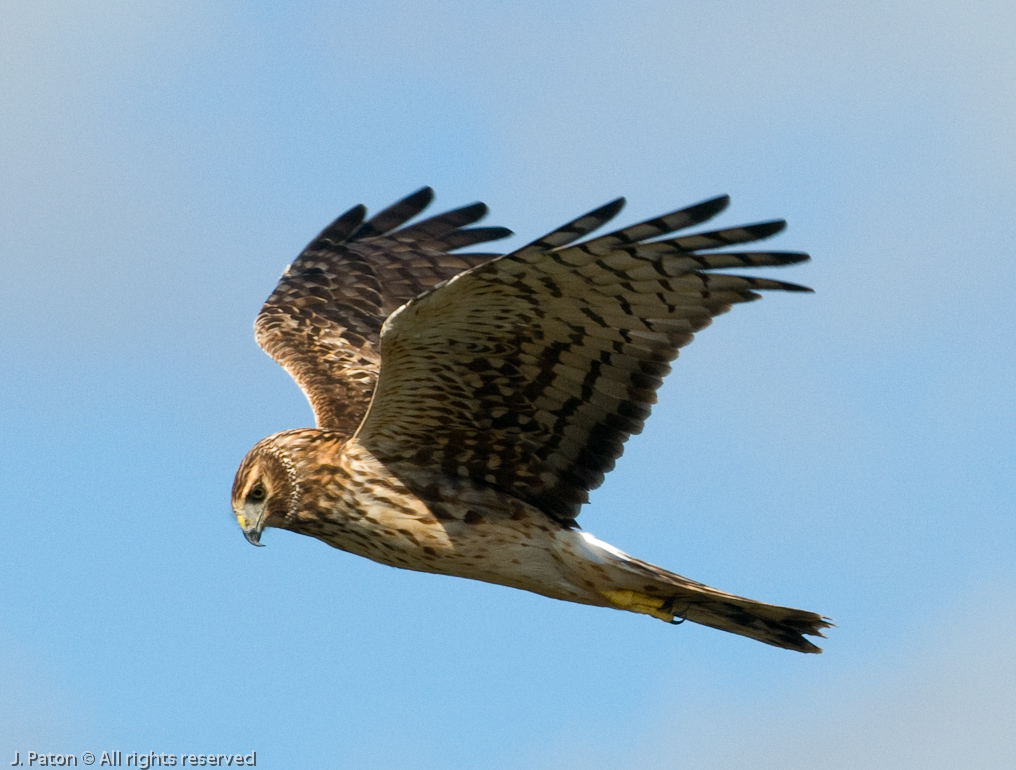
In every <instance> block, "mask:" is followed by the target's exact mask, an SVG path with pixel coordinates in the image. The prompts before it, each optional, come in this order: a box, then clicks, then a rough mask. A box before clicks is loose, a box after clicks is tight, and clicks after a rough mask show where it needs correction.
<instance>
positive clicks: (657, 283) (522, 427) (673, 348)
mask: <svg viewBox="0 0 1016 770" xmlns="http://www.w3.org/2000/svg"><path fill="white" fill-rule="evenodd" d="M728 201H729V199H728V198H727V197H726V196H724V197H720V198H715V199H713V200H709V201H705V202H704V203H700V204H698V205H696V206H691V207H689V208H686V209H682V210H680V211H675V212H673V213H671V214H667V215H665V216H662V217H659V218H657V219H652V220H648V221H646V222H641V223H639V224H636V225H632V226H631V227H627V228H624V229H622V230H618V231H616V232H613V233H610V234H608V235H603V236H600V237H597V238H593V239H590V240H587V241H585V242H582V243H578V244H575V245H569V244H573V243H574V242H575V241H577V240H578V239H580V238H582V237H583V236H585V235H586V234H588V233H590V232H592V231H593V230H595V229H596V228H598V227H599V226H600V225H602V224H603V223H604V222H606V221H607V220H609V219H610V218H612V217H613V216H614V215H615V214H617V212H618V211H619V210H620V209H621V206H622V205H623V203H624V201H623V199H619V200H617V201H614V202H613V203H610V204H608V205H606V206H604V207H602V208H600V209H597V210H596V211H593V212H590V213H589V214H587V215H585V216H583V217H580V218H579V219H577V220H575V221H574V222H571V223H569V224H567V225H565V226H564V227H562V228H560V229H558V230H555V231H554V232H552V233H550V234H549V235H547V236H545V237H544V238H541V239H540V240H538V241H536V242H534V243H532V244H530V245H529V246H526V247H524V248H522V249H519V250H518V251H515V252H513V253H511V254H508V255H505V256H503V257H500V258H498V259H495V260H492V261H490V262H487V263H485V264H483V265H480V266H477V267H474V268H472V269H470V270H468V271H466V272H464V273H462V274H460V275H458V276H456V277H455V278H453V279H451V280H450V281H449V282H448V283H446V284H443V285H441V286H438V287H437V288H435V289H434V290H432V291H430V292H428V293H426V294H424V295H423V296H421V297H418V298H417V299H415V300H414V301H413V302H411V303H409V304H408V305H406V306H405V307H403V308H402V309H401V310H399V312H397V313H395V314H394V315H393V316H392V317H391V318H390V319H388V322H387V323H386V324H385V327H384V329H383V330H382V333H381V359H382V367H381V377H380V379H379V381H378V386H377V392H376V393H375V395H374V400H373V402H372V404H371V407H370V411H369V412H368V414H367V416H366V418H365V419H364V422H363V425H362V426H361V427H360V430H359V431H358V433H357V439H358V440H359V441H360V443H361V444H363V446H365V447H366V448H367V449H369V450H370V451H371V452H373V453H374V454H375V455H376V456H378V457H379V458H380V459H382V460H383V461H385V462H386V464H388V465H389V467H392V468H393V469H395V470H396V472H399V471H398V469H399V468H400V467H401V468H402V469H403V470H404V471H405V472H406V473H407V474H412V472H413V468H419V467H423V468H427V469H435V468H440V469H441V470H442V471H443V472H444V473H446V474H450V475H453V476H459V477H467V478H471V479H474V480H476V481H478V482H480V483H485V484H489V485H492V486H494V487H496V488H498V489H500V490H502V491H504V492H506V493H508V494H511V495H514V496H516V497H518V498H520V499H522V500H525V501H527V502H529V503H531V504H533V505H535V506H537V507H539V508H540V509H542V510H543V511H544V512H546V513H547V514H548V515H550V516H553V517H554V518H556V519H558V520H560V521H563V522H566V523H567V522H570V521H571V520H572V519H573V518H574V517H575V516H576V515H577V514H578V511H579V507H580V506H581V505H582V504H583V503H585V502H586V501H587V500H588V492H589V490H591V489H595V488H596V487H597V486H599V485H600V483H601V482H602V481H603V475H604V473H606V472H607V471H609V470H610V469H611V468H612V467H613V466H614V461H615V460H616V459H617V458H618V457H619V456H620V455H621V452H622V444H623V443H624V442H625V441H626V440H627V439H628V437H629V436H630V435H631V434H633V433H638V432H640V431H641V430H642V427H643V424H644V421H645V419H646V417H648V415H649V410H650V405H651V404H653V403H654V402H655V400H656V389H657V388H658V387H659V386H660V384H661V383H662V380H663V377H664V376H665V375H666V374H667V373H668V372H669V371H670V366H669V362H670V361H671V360H673V359H674V358H675V357H676V356H677V352H678V349H679V348H680V347H682V346H683V345H687V344H688V343H689V342H691V339H692V335H693V333H694V332H696V331H698V330H699V329H701V328H703V327H704V326H706V325H708V324H709V323H710V321H711V319H712V317H713V316H715V315H717V314H719V313H723V312H725V311H727V310H729V309H730V307H731V306H732V305H734V304H735V303H738V302H746V301H750V300H754V299H758V297H759V295H758V294H756V293H755V290H757V289H784V290H789V291H810V289H806V288H804V287H802V286H797V285H794V284H789V283H783V282H781V281H773V280H768V279H764V278H749V277H741V276H735V275H729V274H723V273H714V272H712V271H713V270H714V269H717V268H727V267H759V266H770V265H787V264H791V263H795V262H802V261H804V260H806V259H808V255H807V254H801V253H793V252H776V251H765V252H760V251H738V252H722V253H711V252H710V253H702V250H703V249H714V248H717V247H723V246H729V245H735V244H741V243H749V242H752V241H757V240H759V239H761V238H766V237H768V236H770V235H772V234H774V233H776V232H779V231H780V230H782V229H783V227H784V226H785V223H784V222H783V221H775V222H765V223H761V224H756V225H745V226H743V227H734V228H729V229H725V230H717V231H713V232H707V233H699V234H695V235H688V236H684V237H672V238H667V239H661V240H654V241H647V239H650V238H658V237H659V236H663V235H667V234H669V233H671V232H673V231H675V230H679V229H681V228H685V227H689V226H691V225H694V224H697V223H699V222H703V221H705V220H706V219H709V218H710V217H712V216H714V215H715V214H717V213H718V212H720V211H721V210H722V209H723V208H725V207H726V205H727V203H728Z"/></svg>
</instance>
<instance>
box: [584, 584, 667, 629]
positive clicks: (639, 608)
mask: <svg viewBox="0 0 1016 770" xmlns="http://www.w3.org/2000/svg"><path fill="white" fill-rule="evenodd" d="M600 594H601V595H602V596H603V597H604V598H605V599H606V600H607V601H608V602H610V603H611V604H613V605H614V606H615V607H617V608H618V609H619V610H628V611H629V612H641V613H642V614H643V615H652V616H653V617H654V618H659V619H660V620H665V621H667V622H668V623H672V622H673V621H674V615H673V613H670V612H665V611H663V610H661V609H660V608H661V607H662V606H663V605H664V603H665V602H666V599H657V598H656V597H655V596H648V595H646V594H640V593H638V592H637V591H600Z"/></svg>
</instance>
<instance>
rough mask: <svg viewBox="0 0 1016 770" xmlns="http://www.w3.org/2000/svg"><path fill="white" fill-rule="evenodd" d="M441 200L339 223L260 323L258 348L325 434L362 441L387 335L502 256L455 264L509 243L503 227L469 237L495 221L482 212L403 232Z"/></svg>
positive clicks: (414, 201) (306, 255)
mask: <svg viewBox="0 0 1016 770" xmlns="http://www.w3.org/2000/svg"><path fill="white" fill-rule="evenodd" d="M433 197H434V191H433V190H431V189H430V188H429V187H424V188H423V189H422V190H419V191H418V192H416V193H414V194H413V195H410V196H409V197H408V198H405V199H404V200H401V201H399V202H398V203H396V204H394V205H392V206H390V207H389V208H387V209H385V210H384V211H382V212H380V213H379V214H377V215H375V216H374V217H372V218H371V219H369V220H367V221H366V222H365V221H364V216H365V215H366V209H365V208H364V207H363V206H357V207H355V208H353V209H350V210H349V211H347V212H346V213H345V214H343V215H342V216H341V217H339V218H338V219H336V220H335V221H334V222H333V223H332V224H330V225H329V226H328V227H327V228H325V229H324V231H323V232H322V233H321V234H320V235H319V236H318V237H317V238H315V239H314V240H313V241H311V243H310V245H308V246H307V248H306V249H304V251H303V253H302V254H300V256H299V258H297V260H296V261H295V262H293V264H291V265H290V266H289V267H288V268H286V271H285V272H284V273H283V274H282V278H281V279H280V280H279V284H278V286H276V288H275V291H274V292H273V293H272V295H271V296H270V297H269V298H268V301H267V302H266V303H265V305H264V307H262V308H261V312H260V313H259V314H258V317H257V320H256V321H255V322H254V334H255V337H256V338H257V341H258V344H259V345H260V346H261V347H262V348H263V349H264V350H265V352H266V353H268V355H270V356H271V357H272V358H274V359H275V360H276V361H278V362H279V363H280V364H281V365H282V367H283V368H284V369H285V370H286V371H287V372H289V374H290V375H291V376H292V377H293V379H294V380H296V382H297V384H298V385H299V386H300V388H302V389H303V392H304V393H305V394H306V395H307V399H308V400H309V401H310V404H311V407H312V408H313V410H314V417H315V419H316V420H317V425H318V427H320V428H330V429H333V430H338V431H342V432H344V433H349V434H352V433H353V432H354V431H355V430H356V428H357V426H358V425H359V424H360V421H361V420H362V419H363V416H364V414H365V413H366V412H367V405H368V404H369V402H370V397H371V394H372V393H373V391H374V385H375V383H376V382H377V377H378V370H379V368H380V358H379V355H378V349H377V348H378V339H379V335H380V332H381V325H382V324H383V323H384V320H385V319H386V318H387V317H388V316H389V314H391V312H392V311H393V310H395V309H396V308H398V307H399V306H400V305H403V304H404V303H406V302H408V301H409V300H411V299H412V298H413V297H416V296H417V295H419V294H420V293H422V292H424V291H426V290H427V289H430V288H431V287H433V286H434V285H436V284H438V283H440V282H441V281H444V280H446V279H448V278H450V277H452V276H453V275H455V274H457V273H460V272H462V271H463V270H466V269H467V268H470V267H473V266H475V265H479V264H482V263H483V262H486V261H488V260H489V259H491V258H492V257H494V256H497V255H496V254H457V255H452V254H449V253H448V252H449V251H453V250H455V249H460V248H463V247H466V246H471V245H473V244H476V243H483V242H484V241H490V240H495V239H498V238H505V237H507V236H509V235H511V231H510V230H507V229H505V228H503V227H476V228H471V229H464V228H465V226H466V225H470V224H472V223H473V222H476V221H477V220H479V219H480V218H481V217H483V216H484V215H485V214H486V213H487V207H486V206H485V205H484V204H482V203H475V204H473V205H471V206H465V207H463V208H460V209H456V210H454V211H449V212H447V213H445V214H441V215H439V216H436V217H432V218H430V219H426V220H423V221H421V222H419V223H417V224H414V225H410V226H408V227H403V228H402V229H401V230H399V229H396V228H398V227H400V226H401V225H403V224H405V223H406V222H408V221H409V220H410V219H412V218H413V217H415V216H416V215H417V214H419V213H420V212H421V211H423V209H424V208H426V207H427V205H428V204H429V203H430V201H431V200H432V199H433Z"/></svg>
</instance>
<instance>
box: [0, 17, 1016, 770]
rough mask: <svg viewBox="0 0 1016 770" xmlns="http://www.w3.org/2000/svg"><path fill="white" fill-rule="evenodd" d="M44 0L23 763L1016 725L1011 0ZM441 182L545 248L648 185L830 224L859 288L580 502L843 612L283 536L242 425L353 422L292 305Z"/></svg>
mask: <svg viewBox="0 0 1016 770" xmlns="http://www.w3.org/2000/svg"><path fill="white" fill-rule="evenodd" d="M0 8H2V10H0V105H2V106H0V489H2V493H3V503H2V514H0V516H2V519H0V521H2V525H3V526H2V538H3V549H2V558H0V752H2V753H0V762H10V761H12V759H13V752H14V751H15V750H18V751H21V752H22V755H23V756H24V753H25V752H27V751H53V752H73V753H76V754H80V753H81V752H84V751H92V752H97V753H98V752H101V751H112V750H120V751H124V752H130V751H139V752H148V751H156V752H160V751H162V752H172V753H177V754H179V753H199V752H205V753H236V752H240V753H247V752H249V751H252V750H256V751H257V753H258V754H257V756H258V766H259V767H267V768H297V767H305V768H319V767H320V768H325V767H341V768H346V767H348V768H358V769H359V768H423V769H425V770H431V769H433V770H437V769H439V768H440V769H442V770H444V769H446V768H451V767H470V768H483V769H487V768H491V769H507V768H517V767H532V768H548V769H549V770H566V769H572V768H575V769H576V770H577V769H578V768H616V767H620V766H629V767H631V766H640V767H645V768H650V769H651V770H656V769H657V768H660V769H662V768H726V767H731V766H735V765H737V766H744V767H752V768H755V769H757V770H767V769H768V768H781V769H782V768H787V767H805V766H807V767H811V768H820V769H830V770H831V769H833V768H844V769H845V768H851V769H856V768H886V767H893V768H902V769H903V770H908V769H910V768H915V769H916V768H920V769H921V770H928V769H929V768H932V769H934V768H955V767H964V768H999V767H1003V766H1010V765H1011V762H1012V761H1013V759H1012V758H1013V756H1016V730H1013V729H1012V727H1013V724H1016V516H1014V510H1013V508H1014V505H1013V498H1014V495H1013V487H1014V479H1016V468H1014V465H1016V463H1014V460H1016V452H1014V441H1013V439H1014V435H1016V408H1014V395H1016V365H1014V347H1016V345H1014V338H1016V322H1014V318H1016V312H1014V311H1016V301H1014V299H1013V297H1014V286H1016V247H1014V245H1013V244H1014V242H1016V214H1014V203H1016V194H1014V193H1016V182H1014V180H1016V140H1014V137H1016V12H1014V11H1013V7H1012V4H1011V3H1008V2H983V3H960V2H951V1H945V0H943V1H940V2H934V1H933V2H921V3H918V2H865V1H863V0H861V1H859V2H853V3H814V2H774V3H749V2H714V3H688V2H674V1H673V0H666V1H663V0H660V1H658V2H641V1H637V2H629V3H622V4H619V3H605V2H585V3H566V2H526V1H525V0H515V2H512V3H499V2H489V3H479V2H477V3H466V2H430V3H419V2H406V3H399V2H374V3H363V4H351V3H329V2H292V3H285V2H277V3H267V2H238V1H234V2H227V1H223V2H201V1H200V0H191V1H188V0H172V1H171V2H161V1H159V0H144V1H143V2H140V1H139V2H133V1H130V0H120V1H115V0H107V1H106V2H92V1H90V0H75V2H48V1H47V0H32V1H31V2H27V1H25V2H22V1H20V0H15V1H13V2H3V3H2V4H0ZM424 184H430V185H432V186H433V187H434V188H435V189H436V191H437V195H438V200H437V204H436V206H435V209H434V210H435V211H436V210H438V209H442V210H443V209H446V208H450V207H454V206H458V205H462V204H466V203H470V202H472V201H474V200H483V201H485V202H486V203H488V204H489V205H490V207H491V211H492V214H491V216H490V217H489V218H488V220H487V223H488V224H492V225H504V226H507V227H511V228H512V229H514V230H515V231H516V232H517V233H518V235H517V237H516V238H515V239H514V240H513V241H509V242H507V245H508V246H509V247H510V246H512V245H520V244H522V243H524V242H526V241H527V240H529V239H532V238H535V237H537V236H539V235H541V234H543V233H544V232H546V231H548V230H549V229H551V228H553V227H554V226H556V225H559V224H561V223H563V222H565V221H567V220H569V219H570V218H572V217H574V216H575V215H578V214H581V213H583V212H585V211H587V210H589V209H591V208H593V207H594V206H597V205H599V204H602V203H604V202H606V201H607V200H610V199H611V198H613V197H614V196H616V195H626V196H627V197H628V199H629V206H628V208H627V209H626V210H625V212H623V213H622V215H621V217H620V219H619V220H618V221H619V222H620V223H621V224H626V223H630V222H633V221H636V219H637V218H641V217H648V216H652V215H655V214H660V213H663V212H665V211H668V210H671V209H673V208H677V207H679V206H682V205H684V204H689V203H693V202H696V201H699V200H701V199H704V198H707V197H711V196H713V195H716V194H720V193H730V194H731V195H732V197H733V203H732V205H731V207H730V209H729V211H728V213H725V214H724V215H722V218H721V219H719V220H718V223H719V224H720V225H736V224H742V223H745V222H753V221H758V220H762V219H767V218H774V217H785V218H787V219H788V220H789V221H790V227H789V230H788V231H787V233H786V234H784V235H781V236H779V237H778V238H777V239H774V240H773V241H771V244H772V246H773V247H774V248H781V249H788V250H804V251H809V252H810V253H811V254H812V255H813V262H812V263H809V264H807V265H803V266H797V267H793V268H787V269H785V270H783V271H779V272H778V273H776V272H775V271H770V272H771V274H778V275H779V277H781V278H786V279H787V280H791V281H795V282H799V283H805V284H808V285H810V286H813V287H814V288H815V289H816V294H814V295H780V294H771V295H769V296H767V297H766V299H764V300H763V301H762V302H758V303H755V304H753V305H750V306H746V307H738V308H736V309H735V310H734V311H733V312H732V313H730V314H729V315H727V316H724V317H722V318H719V319H718V320H717V322H716V323H715V324H714V326H713V327H711V328H709V329H707V330H705V331H704V332H703V333H702V334H700V335H699V337H698V339H697V340H696V341H695V343H694V344H693V345H691V346H690V347H689V348H687V349H685V350H684V352H683V353H682V355H681V358H680V360H679V361H678V362H677V363H676V365H675V369H674V373H673V374H672V375H671V376H670V378H669V379H668V381H667V383H666V384H665V385H664V387H663V389H662V391H661V393H660V403H659V405H658V407H657V408H656V409H655V411H654V414H653V417H652V419H651V420H650V421H649V423H648V426H647V429H646V431H645V433H644V434H643V435H641V436H638V437H635V438H634V439H633V440H632V441H631V442H629V444H628V445H627V449H626V453H625V456H624V457H623V458H622V459H621V461H620V462H619V463H618V467H617V469H616V470H615V471H614V472H612V473H611V474H609V475H608V477H607V481H606V483H605V484H604V486H603V487H602V488H601V489H600V490H599V491H597V492H596V493H594V495H593V499H592V503H591V504H590V505H589V506H588V507H587V508H586V509H585V510H584V512H583V515H582V518H581V523H582V524H583V525H584V526H585V528H586V529H588V530H590V531H592V532H593V533H595V534H596V535H597V536H598V537H600V538H602V539H605V540H607V541H608V542H611V543H613V544H615V545H617V546H618V547H620V548H623V549H624V550H626V551H628V552H630V553H633V554H635V555H637V556H639V557H642V558H645V559H648V560H650V561H654V562H656V563H659V564H661V565H664V566H666V567H668V568H671V569H673V570H675V571H677V572H680V573H681V574H684V575H687V576H689V577H692V578H695V579H698V580H701V581H704V582H707V583H710V584H712V585H715V586H717V587H719V588H722V589H725V590H729V591H733V592H737V593H741V594H743V595H747V596H751V597H753V598H757V599H762V600H766V601H772V602H776V603H782V604H789V605H792V606H796V607H802V608H806V609H810V610H815V611H818V612H821V613H823V614H825V615H827V616H829V617H831V618H833V619H834V620H835V621H836V623H837V628H835V629H832V630H831V632H830V633H829V639H828V640H827V642H826V643H825V644H824V647H825V653H824V654H823V655H818V656H804V655H798V654H795V653H792V652H786V651H782V650H777V649H775V648H771V647H767V646H765V645H762V644H758V643H754V642H751V641H750V640H746V639H743V638H740V637H734V636H730V635H727V634H723V633H720V632H718V631H714V630H711V629H706V628H702V627H698V626H694V625H693V624H691V623H688V624H685V625H683V626H680V627H669V626H667V625H664V624H663V623H660V622H658V621H655V620H653V619H650V618H646V617H639V616H635V615H631V614H627V613H621V612H612V611H609V610H604V609H595V608H588V607H582V606H577V605H569V604H564V603H561V602H555V601H552V600H549V599H545V598H542V597H538V596H535V595H530V594H526V593H523V592H520V591H512V590H509V589H505V588H500V587H496V586H489V585H485V584H481V583H471V582H468V581H463V580H457V579H452V578H446V577H440V576H428V575H421V574H417V573H410V572H402V571H397V570H393V569H390V568H387V567H382V566H379V565H375V564H373V563H371V562H368V561H365V560H362V559H358V558H355V557H352V556H349V555H346V554H343V553H341V552H339V551H335V550H332V549H330V548H328V547H327V546H325V545H323V544H321V543H319V542H317V541H314V540H311V539H309V538H304V537H299V536H295V535H291V534H289V533H285V532H280V531H278V530H274V531H270V532H268V533H267V534H266V536H265V538H264V542H265V543H266V545H267V548H263V549H255V548H251V547H250V546H249V545H248V544H247V543H246V542H245V541H244V539H243V536H242V535H241V533H240V531H239V529H238V528H237V526H236V522H235V521H234V519H233V517H232V515H231V513H230V510H229V491H230V484H231V482H232V478H233V474H234V471H235V469H236V466H237V465H238V463H239V461H240V460H241V458H242V457H243V456H244V454H245V453H246V451H247V450H248V449H249V448H250V447H251V446H252V445H253V444H254V443H255V442H256V441H257V440H258V439H260V438H262V437H264V436H266V435H268V434H270V433H272V432H275V431H277V430H281V429H286V428H292V427H299V426H305V425H309V424H311V421H312V417H311V413H310V410H309V407H308V406H307V403H306V401H305V400H304V398H303V396H302V395H301V394H300V392H299V390H298V389H297V388H296V386H295V385H294V384H293V383H292V382H291V381H290V380H289V378H288V376H287V375H286V374H285V373H284V372H283V371H282V370H281V369H280V368H279V367H278V366H277V365H276V364H275V363H274V362H272V361H271V360H270V359H269V358H268V357H267V356H265V355H264V354H263V353H262V352H261V351H260V350H259V349H258V348H257V346H256V344H255V342H254V339H253V334H252V330H251V324H252V322H253V319H254V316H255V314H256V313H257V310H258V308H259V307H260V305H261V303H262V302H263V301H264V299H265V298H266V297H267V296H268V294H269V293H270V292H271V290H272V288H273V286H274V284H275V281H276V279H277V278H278V276H279V274H280V273H281V271H282V270H283V268H284V267H285V265H286V264H287V263H288V262H289V261H291V260H292V259H293V258H294V257H295V255H296V254H297V253H298V252H299V251H300V250H301V248H302V247H303V246H304V245H305V244H306V243H307V242H308V241H309V240H310V239H311V238H312V237H313V236H314V235H315V234H316V233H317V232H318V231H319V230H320V229H321V228H322V227H323V226H324V225H325V224H327V223H328V222H329V221H330V220H331V219H332V218H333V217H335V216H336V215H338V214H339V213H340V212H341V211H344V210H345V209H347V208H349V207H350V206H352V205H355V204H356V203H360V202H363V203H365V204H367V206H368V207H369V208H371V209H372V210H375V211H376V210H378V209H379V208H381V207H383V206H385V205H387V204H389V203H391V202H392V201H394V200H396V199H397V198H399V197H401V196H403V195H405V194H407V193H409V192H411V191H413V190H415V189H417V188H418V187H420V186H422V185H424ZM632 763H637V765H636V764H632Z"/></svg>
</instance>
